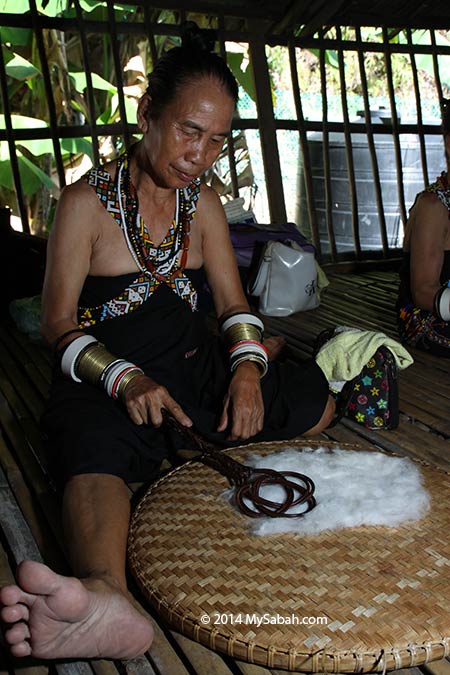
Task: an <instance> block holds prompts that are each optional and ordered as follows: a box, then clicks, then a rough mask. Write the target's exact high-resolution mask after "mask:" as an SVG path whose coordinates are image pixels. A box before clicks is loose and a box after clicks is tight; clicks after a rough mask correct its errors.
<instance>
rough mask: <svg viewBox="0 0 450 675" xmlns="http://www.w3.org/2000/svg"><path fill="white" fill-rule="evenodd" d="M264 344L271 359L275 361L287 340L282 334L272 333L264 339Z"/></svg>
mask: <svg viewBox="0 0 450 675" xmlns="http://www.w3.org/2000/svg"><path fill="white" fill-rule="evenodd" d="M263 345H264V347H265V348H266V349H267V355H268V357H269V361H275V360H276V359H277V358H278V357H279V356H280V354H281V352H282V351H283V349H284V348H285V346H286V340H285V339H284V337H282V336H281V335H272V336H271V337H268V338H266V339H265V340H263Z"/></svg>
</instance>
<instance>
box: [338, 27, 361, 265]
mask: <svg viewBox="0 0 450 675" xmlns="http://www.w3.org/2000/svg"><path fill="white" fill-rule="evenodd" d="M336 37H337V40H338V42H340V43H342V33H341V28H340V26H336ZM338 64H339V81H340V84H341V101H342V114H343V117H344V137H345V156H346V159H347V172H348V178H349V191H350V202H351V205H352V230H353V242H354V244H355V253H356V258H357V259H359V258H361V242H360V237H359V222H358V199H357V195H356V179H355V166H354V163H353V148H352V135H351V133H350V128H349V125H350V120H349V116H348V105H347V86H346V82H345V64H344V51H343V48H342V45H339V47H338Z"/></svg>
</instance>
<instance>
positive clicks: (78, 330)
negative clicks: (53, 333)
mask: <svg viewBox="0 0 450 675" xmlns="http://www.w3.org/2000/svg"><path fill="white" fill-rule="evenodd" d="M72 333H81V335H85V333H84V331H82V330H81V328H71V329H70V330H66V332H65V333H63V334H62V335H60V336H59V337H57V338H56V340H54V341H53V342H52V344H51V348H52V349H53V351H54V352H55V353H57V351H58V347H59V345H60V344H61V342H62V341H63V340H64V338H66V337H68V336H69V335H72Z"/></svg>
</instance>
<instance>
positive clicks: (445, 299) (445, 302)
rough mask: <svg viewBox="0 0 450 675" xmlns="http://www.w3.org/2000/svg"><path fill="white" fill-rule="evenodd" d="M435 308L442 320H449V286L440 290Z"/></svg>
mask: <svg viewBox="0 0 450 675" xmlns="http://www.w3.org/2000/svg"><path fill="white" fill-rule="evenodd" d="M437 310H438V314H439V317H440V318H441V319H442V321H450V288H444V290H443V291H442V293H441V296H440V298H439V302H438V307H437Z"/></svg>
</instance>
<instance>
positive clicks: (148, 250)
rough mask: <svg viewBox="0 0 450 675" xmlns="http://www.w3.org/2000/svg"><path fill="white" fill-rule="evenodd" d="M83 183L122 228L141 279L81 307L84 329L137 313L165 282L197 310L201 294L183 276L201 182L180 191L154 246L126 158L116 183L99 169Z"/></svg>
mask: <svg viewBox="0 0 450 675" xmlns="http://www.w3.org/2000/svg"><path fill="white" fill-rule="evenodd" d="M84 180H86V182H87V183H88V184H89V185H90V186H91V187H92V188H93V189H94V190H95V192H96V193H97V196H98V198H99V200H100V203H101V204H102V205H103V206H104V207H105V208H106V210H107V211H108V212H109V213H110V214H111V216H112V217H113V218H114V220H115V221H116V222H117V223H118V225H119V226H120V228H121V229H122V231H123V234H124V237H125V241H126V244H127V247H128V250H129V251H130V253H131V256H132V257H133V260H134V262H135V263H136V266H137V267H138V269H139V274H138V275H137V277H136V279H134V280H133V281H132V283H131V284H129V285H128V286H127V287H126V288H125V289H124V290H123V291H122V292H121V293H120V294H119V295H117V296H116V297H114V298H111V299H110V300H107V301H106V302H104V303H103V304H101V305H98V306H96V307H81V306H80V307H79V308H78V319H79V325H80V327H82V328H87V327H89V326H93V325H95V324H97V323H98V322H101V321H105V320H106V319H113V318H115V317H118V316H124V315H125V314H128V313H130V312H132V311H134V310H135V309H137V308H138V307H140V306H141V305H142V304H144V303H145V302H147V300H149V299H150V297H151V296H152V295H153V293H154V292H155V291H156V290H157V288H158V286H159V285H160V284H161V283H165V284H166V285H167V286H168V287H169V288H170V289H171V290H172V291H173V292H174V293H176V294H177V295H178V296H179V297H180V298H181V299H182V300H185V301H186V302H188V304H189V305H190V307H191V309H192V311H196V309H197V291H196V290H195V288H194V287H193V285H192V284H191V281H190V279H189V277H187V276H186V274H185V273H184V268H185V266H186V259H187V252H188V248H189V237H190V224H191V221H192V219H193V217H194V214H195V211H196V208H197V201H198V198H199V194H200V181H199V180H194V181H192V183H190V184H189V185H188V186H187V187H186V188H184V189H179V190H177V191H176V213H175V220H174V222H173V223H172V225H171V226H170V229H169V231H168V233H167V235H166V237H165V238H164V239H163V241H162V242H161V244H160V245H159V246H158V247H155V246H154V244H153V242H152V241H151V239H150V236H149V233H148V230H147V228H146V227H145V223H144V221H143V219H142V218H141V217H140V215H139V204H138V200H137V196H136V190H135V188H134V186H133V184H132V182H131V180H130V176H129V158H128V156H127V155H123V156H122V157H119V159H118V164H117V171H116V178H115V180H114V182H113V181H112V180H111V178H110V176H109V174H108V173H106V172H104V171H102V169H101V168H94V169H91V170H90V171H88V173H87V174H86V175H85V177H84ZM127 191H128V192H129V193H130V194H131V198H129V197H128V194H127Z"/></svg>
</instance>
